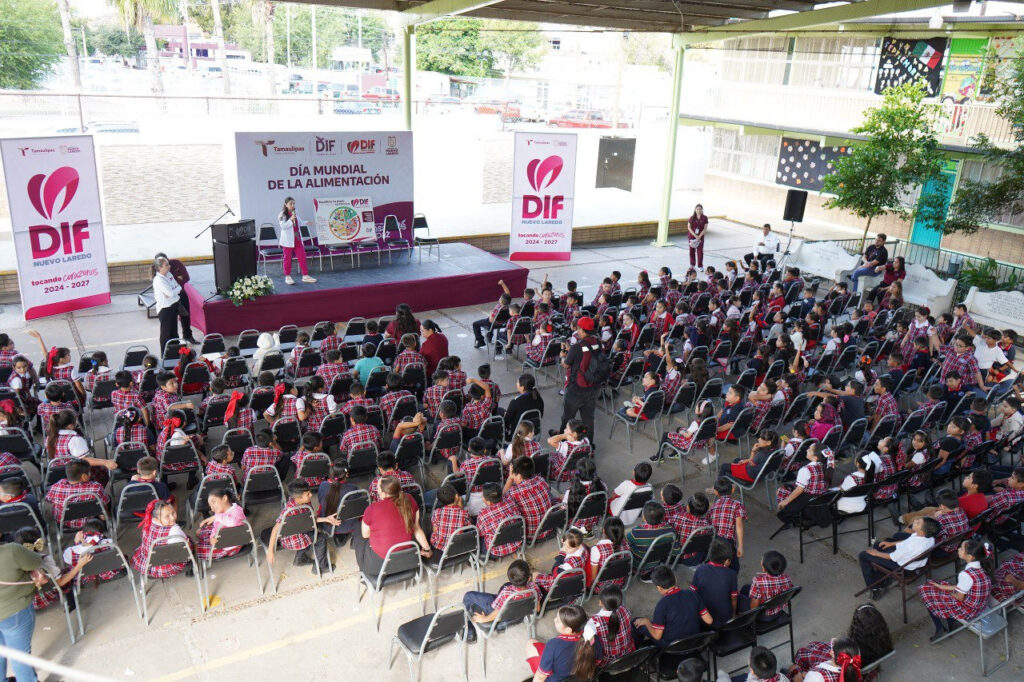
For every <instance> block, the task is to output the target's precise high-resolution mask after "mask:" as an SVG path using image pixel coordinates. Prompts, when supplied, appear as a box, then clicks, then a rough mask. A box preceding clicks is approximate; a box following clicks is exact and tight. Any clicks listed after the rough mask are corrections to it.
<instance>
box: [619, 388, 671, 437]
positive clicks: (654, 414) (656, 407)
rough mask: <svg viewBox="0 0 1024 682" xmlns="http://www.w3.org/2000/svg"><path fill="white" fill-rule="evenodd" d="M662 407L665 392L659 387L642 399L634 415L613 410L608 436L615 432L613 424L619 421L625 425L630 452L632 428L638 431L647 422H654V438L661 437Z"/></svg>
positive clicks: (663, 405)
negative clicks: (630, 415) (641, 403)
mask: <svg viewBox="0 0 1024 682" xmlns="http://www.w3.org/2000/svg"><path fill="white" fill-rule="evenodd" d="M664 407H665V392H664V391H662V390H660V389H658V390H656V391H652V392H651V394H650V395H649V396H647V398H646V399H645V400H644V402H643V405H642V406H641V407H640V409H639V410H638V411H637V415H636V416H635V417H629V416H625V415H622V414H621V413H619V412H615V414H614V415H613V419H612V427H611V429H609V431H608V437H609V438H611V437H612V433H614V432H615V425H616V424H617V423H619V422H620V421H621V422H622V423H623V424H625V425H626V443H627V444H628V445H629V451H630V452H633V429H637V430H638V431H639V430H640V429H641V428H642V427H643V426H644V425H646V424H647V423H648V422H650V423H652V424H654V437H655V440H657V439H659V438H661V411H662V408H664Z"/></svg>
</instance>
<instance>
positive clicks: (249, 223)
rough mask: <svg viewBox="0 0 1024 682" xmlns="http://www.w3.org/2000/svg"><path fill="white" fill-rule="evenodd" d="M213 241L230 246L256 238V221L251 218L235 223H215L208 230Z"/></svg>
mask: <svg viewBox="0 0 1024 682" xmlns="http://www.w3.org/2000/svg"><path fill="white" fill-rule="evenodd" d="M210 234H212V235H213V241H215V242H224V243H225V244H231V243H233V242H244V241H248V240H250V239H255V238H256V221H255V220H252V219H251V218H250V219H248V220H240V221H238V222H237V223H217V224H216V225H213V226H212V227H211V228H210Z"/></svg>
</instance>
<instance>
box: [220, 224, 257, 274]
mask: <svg viewBox="0 0 1024 682" xmlns="http://www.w3.org/2000/svg"><path fill="white" fill-rule="evenodd" d="M210 233H211V234H212V235H213V273H214V282H215V284H216V286H217V290H218V291H227V290H228V289H230V288H231V285H232V284H234V283H235V281H236V280H239V279H241V278H243V277H251V276H252V275H255V274H256V221H255V220H241V221H239V222H237V223H217V224H215V225H213V226H212V227H211V229H210Z"/></svg>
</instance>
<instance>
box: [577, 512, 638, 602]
mask: <svg viewBox="0 0 1024 682" xmlns="http://www.w3.org/2000/svg"><path fill="white" fill-rule="evenodd" d="M628 550H629V545H628V544H627V543H626V527H625V525H624V524H623V523H622V519H620V518H619V517H618V516H610V517H608V518H607V519H605V522H604V526H603V527H602V528H601V539H600V540H598V541H597V544H595V545H594V546H593V547H591V548H590V563H589V565H588V566H587V583H592V582H594V580H595V579H596V578H597V576H598V574H599V573H600V572H601V567H602V566H604V562H606V561H607V560H608V557H610V556H611V555H612V554H615V553H616V552H624V551H628ZM625 584H626V579H625V578H616V579H615V580H607V581H601V584H599V585H597V587H596V588H595V589H597V590H598V591H599V592H600V591H603V589H604V588H606V587H608V586H610V585H613V586H616V587H624V586H625Z"/></svg>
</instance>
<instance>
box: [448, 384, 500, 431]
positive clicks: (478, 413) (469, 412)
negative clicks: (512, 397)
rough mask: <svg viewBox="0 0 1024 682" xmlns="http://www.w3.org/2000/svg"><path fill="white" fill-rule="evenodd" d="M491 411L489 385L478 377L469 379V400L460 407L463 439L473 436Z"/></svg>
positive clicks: (492, 406) (492, 409) (492, 405)
mask: <svg viewBox="0 0 1024 682" xmlns="http://www.w3.org/2000/svg"><path fill="white" fill-rule="evenodd" d="M449 380H450V379H449ZM492 412H494V402H493V401H492V400H491V387H490V386H488V385H487V384H486V383H484V382H483V381H480V380H479V379H469V402H468V403H467V404H466V405H465V406H464V407H463V408H462V417H461V418H460V422H461V423H462V438H463V440H465V441H467V442H468V441H469V439H470V438H472V437H473V436H475V435H476V434H477V433H478V432H479V431H480V427H481V426H483V423H484V422H485V421H487V418H488V417H490V416H491V413H492Z"/></svg>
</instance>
